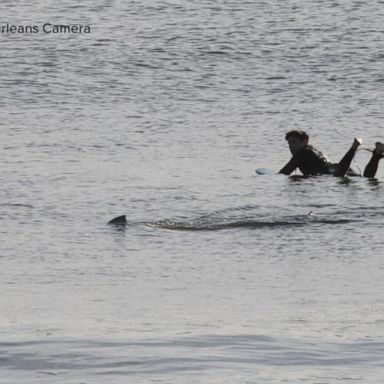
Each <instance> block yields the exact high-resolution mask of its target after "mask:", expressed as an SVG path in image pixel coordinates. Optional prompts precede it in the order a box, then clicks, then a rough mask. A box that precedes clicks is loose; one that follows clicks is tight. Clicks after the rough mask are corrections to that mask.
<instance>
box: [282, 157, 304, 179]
mask: <svg viewBox="0 0 384 384" xmlns="http://www.w3.org/2000/svg"><path fill="white" fill-rule="evenodd" d="M298 160H299V159H298V156H292V158H291V160H289V161H288V163H287V164H286V165H284V167H283V168H281V169H280V171H279V173H283V174H284V175H290V174H291V173H292V172H293V171H294V170H295V169H296V168H297V167H298V166H299V161H298Z"/></svg>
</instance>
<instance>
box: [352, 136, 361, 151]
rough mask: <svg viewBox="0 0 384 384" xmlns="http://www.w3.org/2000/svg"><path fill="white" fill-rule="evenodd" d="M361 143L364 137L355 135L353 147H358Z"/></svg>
mask: <svg viewBox="0 0 384 384" xmlns="http://www.w3.org/2000/svg"><path fill="white" fill-rule="evenodd" d="M361 144H363V139H362V138H361V137H355V138H354V140H353V144H352V148H353V149H357V148H358V147H359V146H360V145H361Z"/></svg>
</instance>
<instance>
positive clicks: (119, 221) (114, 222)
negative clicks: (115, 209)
mask: <svg viewBox="0 0 384 384" xmlns="http://www.w3.org/2000/svg"><path fill="white" fill-rule="evenodd" d="M108 224H112V225H126V224H127V218H126V217H125V215H122V216H118V217H115V218H114V219H112V220H111V221H108Z"/></svg>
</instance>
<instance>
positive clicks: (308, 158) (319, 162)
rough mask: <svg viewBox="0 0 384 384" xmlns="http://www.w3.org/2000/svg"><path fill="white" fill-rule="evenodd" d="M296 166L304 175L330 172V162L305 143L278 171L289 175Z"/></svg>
mask: <svg viewBox="0 0 384 384" xmlns="http://www.w3.org/2000/svg"><path fill="white" fill-rule="evenodd" d="M336 166H337V165H336ZM296 168H299V169H300V171H301V173H302V174H303V175H304V176H309V175H323V174H329V173H332V172H331V169H332V163H331V162H330V161H329V160H328V159H327V157H326V156H325V155H324V154H323V153H322V152H320V151H319V150H317V149H316V148H314V147H312V145H306V146H305V147H304V148H302V149H300V151H298V152H297V153H295V154H294V155H293V156H292V158H291V160H289V162H288V163H287V164H286V165H285V166H284V167H283V168H282V169H281V170H280V172H279V173H284V174H285V175H290V174H291V173H292V172H293V171H294V170H295V169H296Z"/></svg>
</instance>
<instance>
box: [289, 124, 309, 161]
mask: <svg viewBox="0 0 384 384" xmlns="http://www.w3.org/2000/svg"><path fill="white" fill-rule="evenodd" d="M285 140H287V141H288V145H289V150H290V151H291V153H292V155H294V154H295V153H297V152H299V151H300V149H303V148H304V147H305V146H307V145H308V140H309V136H308V134H307V132H305V131H300V130H293V131H289V132H288V133H287V134H286V135H285Z"/></svg>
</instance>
